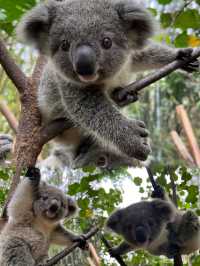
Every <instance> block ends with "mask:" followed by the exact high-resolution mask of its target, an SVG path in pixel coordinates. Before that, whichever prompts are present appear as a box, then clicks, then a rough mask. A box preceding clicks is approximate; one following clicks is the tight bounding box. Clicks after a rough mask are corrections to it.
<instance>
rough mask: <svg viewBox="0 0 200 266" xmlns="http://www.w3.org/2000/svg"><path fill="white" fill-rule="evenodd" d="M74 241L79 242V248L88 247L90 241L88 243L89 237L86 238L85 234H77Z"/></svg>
mask: <svg viewBox="0 0 200 266" xmlns="http://www.w3.org/2000/svg"><path fill="white" fill-rule="evenodd" d="M73 242H74V243H77V242H78V244H79V248H81V249H88V243H87V239H86V238H85V236H84V235H80V236H75V237H74V239H73Z"/></svg>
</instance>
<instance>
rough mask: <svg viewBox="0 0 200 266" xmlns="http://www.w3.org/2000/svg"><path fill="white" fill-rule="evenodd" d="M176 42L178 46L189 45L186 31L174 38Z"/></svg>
mask: <svg viewBox="0 0 200 266" xmlns="http://www.w3.org/2000/svg"><path fill="white" fill-rule="evenodd" d="M174 44H175V46H176V47H181V48H182V47H187V46H188V35H187V33H186V32H185V31H184V32H183V33H181V34H179V35H178V36H177V37H176V39H175V40H174Z"/></svg>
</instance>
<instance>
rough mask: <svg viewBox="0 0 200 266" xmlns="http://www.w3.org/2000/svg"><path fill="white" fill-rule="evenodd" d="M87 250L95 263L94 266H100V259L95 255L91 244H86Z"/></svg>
mask: <svg viewBox="0 0 200 266" xmlns="http://www.w3.org/2000/svg"><path fill="white" fill-rule="evenodd" d="M88 249H89V251H90V255H91V257H92V259H93V261H94V262H95V265H96V266H100V264H101V262H100V258H99V256H98V255H97V252H96V249H95V248H94V245H93V244H92V243H88Z"/></svg>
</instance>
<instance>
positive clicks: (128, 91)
mask: <svg viewBox="0 0 200 266" xmlns="http://www.w3.org/2000/svg"><path fill="white" fill-rule="evenodd" d="M199 56H200V48H196V49H194V51H193V53H192V55H191V57H189V58H187V59H185V60H180V59H178V60H175V61H174V62H172V63H170V64H168V65H166V66H164V67H162V68H161V69H160V70H156V71H155V72H154V73H151V74H149V75H147V76H146V77H144V78H143V79H140V80H137V81H135V82H133V83H132V84H130V85H128V86H126V87H125V88H123V89H121V90H120V92H119V91H114V92H113V94H112V98H113V100H114V101H116V102H117V103H119V105H120V99H123V98H124V97H125V95H133V96H134V97H133V102H134V101H135V100H137V97H136V96H137V94H138V92H139V91H141V90H142V89H144V88H145V87H147V86H149V85H151V84H152V83H154V82H156V81H158V80H160V79H162V78H163V77H165V76H167V75H169V74H170V73H172V72H173V71H174V70H177V69H178V68H181V67H184V66H186V65H187V64H188V63H190V62H192V61H194V60H195V59H197V58H198V57H199ZM130 103H131V102H130V101H128V102H127V104H130ZM125 105H126V104H123V106H125Z"/></svg>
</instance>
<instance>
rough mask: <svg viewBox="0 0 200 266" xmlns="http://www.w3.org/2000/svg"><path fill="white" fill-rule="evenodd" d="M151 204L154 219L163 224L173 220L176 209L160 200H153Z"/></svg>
mask: <svg viewBox="0 0 200 266" xmlns="http://www.w3.org/2000/svg"><path fill="white" fill-rule="evenodd" d="M151 203H152V206H153V209H154V212H155V215H156V217H159V218H160V219H161V220H163V221H165V222H172V221H173V220H174V218H175V215H176V209H175V206H174V205H173V204H172V203H170V202H167V201H165V200H161V199H156V200H153V201H152V202H151Z"/></svg>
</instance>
